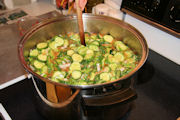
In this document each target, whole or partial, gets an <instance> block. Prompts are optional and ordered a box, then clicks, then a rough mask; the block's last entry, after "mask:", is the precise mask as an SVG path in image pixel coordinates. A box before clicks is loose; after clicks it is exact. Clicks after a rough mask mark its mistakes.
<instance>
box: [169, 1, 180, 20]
mask: <svg viewBox="0 0 180 120" xmlns="http://www.w3.org/2000/svg"><path fill="white" fill-rule="evenodd" d="M169 17H170V19H171V20H173V21H174V22H176V23H179V22H180V4H176V5H174V6H172V7H171V9H170V16H169Z"/></svg>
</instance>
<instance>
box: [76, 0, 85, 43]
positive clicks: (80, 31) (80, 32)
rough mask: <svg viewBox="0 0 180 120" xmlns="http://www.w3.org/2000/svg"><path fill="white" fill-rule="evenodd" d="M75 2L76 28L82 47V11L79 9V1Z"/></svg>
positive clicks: (83, 41)
mask: <svg viewBox="0 0 180 120" xmlns="http://www.w3.org/2000/svg"><path fill="white" fill-rule="evenodd" d="M75 2H76V13H77V21H78V27H79V35H80V40H81V44H82V45H84V46H85V45H86V43H85V37H84V28H83V20H82V10H81V8H80V7H79V0H75Z"/></svg>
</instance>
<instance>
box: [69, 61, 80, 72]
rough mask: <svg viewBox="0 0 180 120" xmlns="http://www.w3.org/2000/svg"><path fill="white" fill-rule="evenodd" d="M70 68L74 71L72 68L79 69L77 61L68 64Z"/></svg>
mask: <svg viewBox="0 0 180 120" xmlns="http://www.w3.org/2000/svg"><path fill="white" fill-rule="evenodd" d="M70 70H71V71H74V70H81V65H80V63H79V62H73V63H72V64H71V66H70Z"/></svg>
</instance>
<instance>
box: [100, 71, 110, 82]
mask: <svg viewBox="0 0 180 120" xmlns="http://www.w3.org/2000/svg"><path fill="white" fill-rule="evenodd" d="M100 79H101V80H104V81H109V80H110V79H111V78H110V74H109V73H107V72H104V73H101V74H100Z"/></svg>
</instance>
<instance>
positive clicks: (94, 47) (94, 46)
mask: <svg viewBox="0 0 180 120" xmlns="http://www.w3.org/2000/svg"><path fill="white" fill-rule="evenodd" d="M89 49H91V50H93V51H99V47H98V46H96V45H89Z"/></svg>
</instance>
